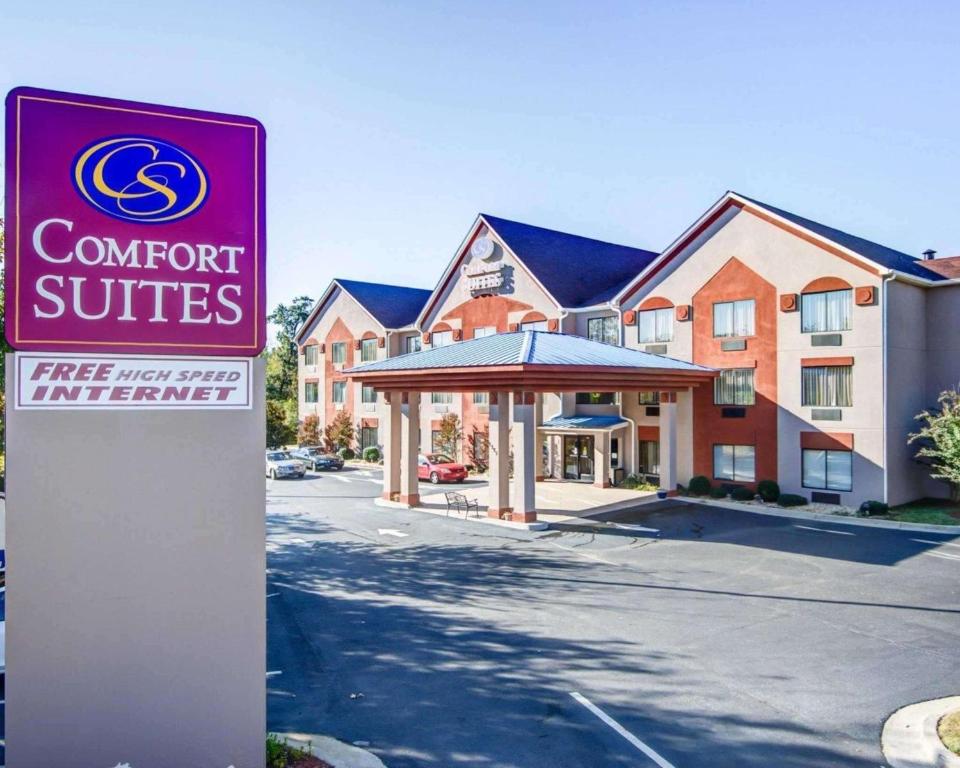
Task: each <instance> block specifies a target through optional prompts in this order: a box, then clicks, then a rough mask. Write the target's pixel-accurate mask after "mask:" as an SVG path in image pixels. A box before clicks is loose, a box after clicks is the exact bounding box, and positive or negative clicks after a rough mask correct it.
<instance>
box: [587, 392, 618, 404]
mask: <svg viewBox="0 0 960 768" xmlns="http://www.w3.org/2000/svg"><path fill="white" fill-rule="evenodd" d="M619 402H620V393H619V392H577V405H616V404H617V403H619Z"/></svg>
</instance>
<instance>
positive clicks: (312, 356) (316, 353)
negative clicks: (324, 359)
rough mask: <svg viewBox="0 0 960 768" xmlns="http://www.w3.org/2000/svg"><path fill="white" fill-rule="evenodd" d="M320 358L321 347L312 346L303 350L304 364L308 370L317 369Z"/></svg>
mask: <svg viewBox="0 0 960 768" xmlns="http://www.w3.org/2000/svg"><path fill="white" fill-rule="evenodd" d="M319 357H320V347H318V346H317V345H316V344H311V345H310V346H308V347H304V348H303V364H304V365H305V366H307V367H308V368H316V367H317V360H318V359H319Z"/></svg>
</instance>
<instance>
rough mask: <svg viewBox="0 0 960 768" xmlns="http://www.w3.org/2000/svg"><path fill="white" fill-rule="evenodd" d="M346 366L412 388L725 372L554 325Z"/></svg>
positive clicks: (681, 381) (672, 381) (519, 387)
mask: <svg viewBox="0 0 960 768" xmlns="http://www.w3.org/2000/svg"><path fill="white" fill-rule="evenodd" d="M344 373H345V374H346V375H347V376H349V377H350V378H351V379H354V380H356V381H359V382H361V383H362V384H363V385H365V386H369V387H374V388H375V389H378V390H398V391H404V392H431V391H437V392H476V391H491V392H495V391H509V392H629V391H649V390H657V391H670V390H673V389H687V388H688V387H695V386H698V385H699V384H704V383H709V382H710V381H712V380H713V379H714V378H715V377H716V376H717V372H716V371H715V370H714V369H713V368H705V367H704V366H702V365H694V364H693V363H687V362H685V361H683V360H675V359H674V358H671V357H663V356H660V355H653V354H650V353H649V352H640V351H639V350H635V349H627V348H625V347H618V346H614V345H613V344H604V343H602V342H599V341H591V340H590V339H585V338H583V337H582V336H570V335H566V334H562V333H549V332H547V331H520V332H517V333H498V334H495V335H493V336H485V337H483V338H480V339H472V340H470V341H462V342H459V343H457V344H451V345H449V346H445V347H437V348H434V349H428V350H424V351H423V352H412V353H410V354H407V355H400V356H399V357H390V358H387V359H386V360H378V361H376V362H372V363H366V364H364V365H359V366H356V367H354V368H350V369H349V370H347V371H344Z"/></svg>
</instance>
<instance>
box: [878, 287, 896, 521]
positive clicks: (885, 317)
mask: <svg viewBox="0 0 960 768" xmlns="http://www.w3.org/2000/svg"><path fill="white" fill-rule="evenodd" d="M894 277H895V275H894V273H893V272H887V274H885V275H884V276H883V280H882V281H881V283H880V323H881V327H882V329H883V333H882V336H883V347H882V350H883V351H882V358H883V393H882V396H883V409H882V410H883V433H882V434H883V437H882V439H881V444H882V446H883V502H884V504H887V503H889V499H890V462H889V457H888V455H887V405H888V403H887V376H888V375H889V373H890V371H889V370H888V368H887V360H888V357H887V322H888V321H889V318H890V316H889V314H888V313H887V293H888V292H887V284H888V283H889V282H890V281H892V280H893V279H894Z"/></svg>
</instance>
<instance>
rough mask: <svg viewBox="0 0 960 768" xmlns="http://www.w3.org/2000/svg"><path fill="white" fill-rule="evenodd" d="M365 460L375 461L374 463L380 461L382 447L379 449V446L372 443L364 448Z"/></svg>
mask: <svg viewBox="0 0 960 768" xmlns="http://www.w3.org/2000/svg"><path fill="white" fill-rule="evenodd" d="M363 460H364V461H371V462H373V463H376V462H378V461H380V449H379V448H375V447H374V446H372V445H371V446H370V447H369V448H364V449H363Z"/></svg>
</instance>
